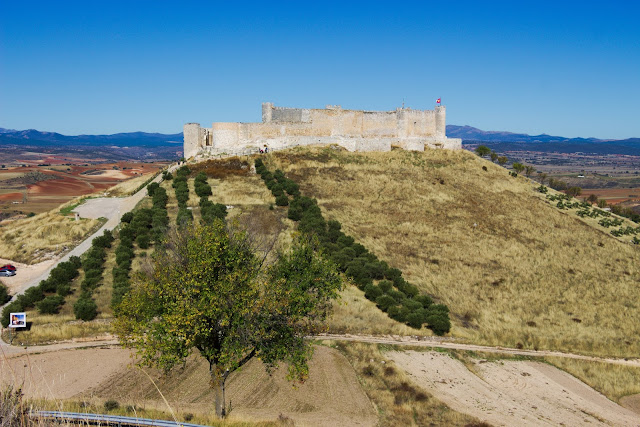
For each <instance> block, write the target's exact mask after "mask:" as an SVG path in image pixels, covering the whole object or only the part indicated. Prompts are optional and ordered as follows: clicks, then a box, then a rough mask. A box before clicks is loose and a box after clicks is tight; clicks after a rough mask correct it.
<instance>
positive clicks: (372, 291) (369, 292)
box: [364, 283, 383, 301]
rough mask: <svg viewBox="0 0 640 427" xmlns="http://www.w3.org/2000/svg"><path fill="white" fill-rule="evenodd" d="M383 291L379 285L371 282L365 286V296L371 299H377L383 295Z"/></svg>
mask: <svg viewBox="0 0 640 427" xmlns="http://www.w3.org/2000/svg"><path fill="white" fill-rule="evenodd" d="M382 294H383V292H382V289H380V288H379V287H378V286H376V285H374V284H373V283H372V284H369V285H367V286H365V288H364V296H365V297H367V299H369V300H371V301H375V300H376V299H377V298H378V297H379V296H382Z"/></svg>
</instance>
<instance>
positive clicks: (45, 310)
mask: <svg viewBox="0 0 640 427" xmlns="http://www.w3.org/2000/svg"><path fill="white" fill-rule="evenodd" d="M62 304H64V297H63V296H61V295H50V296H48V297H45V299H43V300H42V301H40V302H39V303H37V304H36V307H38V311H39V312H40V314H58V311H60V306H62Z"/></svg>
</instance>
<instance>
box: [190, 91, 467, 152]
mask: <svg viewBox="0 0 640 427" xmlns="http://www.w3.org/2000/svg"><path fill="white" fill-rule="evenodd" d="M445 118H446V107H444V106H440V107H436V109H435V110H424V111H423V110H412V109H410V108H399V109H397V110H395V111H361V110H343V109H342V108H341V107H340V106H327V108H324V109H306V108H285V107H275V106H273V104H272V103H269V102H266V103H263V104H262V123H213V125H212V126H211V128H201V127H200V125H199V124H197V123H188V124H186V125H184V156H185V157H186V158H190V157H194V156H196V155H198V154H202V155H205V156H206V154H207V153H210V154H217V153H225V152H227V153H235V152H240V151H247V150H255V152H258V150H259V149H261V148H264V147H269V148H270V149H281V148H286V147H292V146H297V145H315V144H338V145H340V146H342V147H344V148H346V149H347V150H350V151H389V150H391V146H392V145H394V146H399V147H401V148H404V149H407V150H418V151H424V149H425V147H430V148H446V149H460V148H461V145H462V144H461V140H459V139H451V138H447V137H446V135H445V124H446V120H445Z"/></svg>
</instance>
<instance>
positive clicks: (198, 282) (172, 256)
mask: <svg viewBox="0 0 640 427" xmlns="http://www.w3.org/2000/svg"><path fill="white" fill-rule="evenodd" d="M313 246H314V244H312V243H311V242H310V241H308V240H304V238H303V237H299V238H298V239H297V240H296V241H295V243H294V245H293V248H292V250H291V251H290V252H289V253H288V254H285V255H282V256H280V257H279V259H278V260H277V261H276V262H275V263H274V264H273V265H272V266H270V267H266V268H263V267H261V264H260V262H259V260H258V259H257V257H256V256H255V255H254V251H253V248H252V247H251V245H250V243H249V239H248V237H247V235H246V233H244V232H241V231H238V230H235V229H232V228H228V227H227V225H226V224H225V223H224V222H223V221H221V220H216V221H214V222H213V223H212V224H211V225H204V226H199V225H196V224H191V225H190V226H186V227H180V228H179V229H178V230H177V231H175V233H174V234H173V236H172V237H171V239H170V240H169V243H168V244H167V246H166V247H165V248H164V250H160V249H159V250H158V251H157V255H156V257H155V259H154V271H153V273H150V276H143V275H140V276H138V277H137V279H136V285H134V286H133V289H132V291H131V292H130V293H129V294H127V295H126V296H125V297H124V298H123V300H122V303H121V304H120V305H119V306H118V307H117V309H116V322H115V331H116V333H117V334H118V335H119V336H120V339H121V342H122V343H123V344H124V345H125V346H127V347H130V348H135V349H136V350H137V353H138V355H139V356H140V363H141V364H143V365H148V366H156V367H159V368H162V369H164V370H170V369H171V368H172V367H174V366H175V365H177V364H181V363H183V362H184V361H185V359H186V358H187V357H188V356H189V354H190V353H191V352H192V350H193V349H194V348H195V349H197V350H198V351H199V352H200V354H201V355H202V356H203V357H204V358H205V359H206V360H207V361H208V362H209V369H210V374H211V380H212V386H214V387H215V390H216V402H215V406H216V413H217V414H218V415H219V416H222V417H224V416H225V415H226V412H227V411H226V406H225V397H224V391H225V388H224V387H225V381H226V379H227V377H228V376H229V374H230V373H231V372H233V371H235V370H236V369H238V368H239V367H241V366H242V365H244V364H245V363H246V362H248V361H249V360H250V359H251V358H252V357H254V356H255V357H259V358H260V360H262V361H263V362H264V363H265V364H266V366H267V369H271V368H273V367H275V366H277V365H278V363H279V362H285V363H287V364H288V365H289V376H288V378H289V379H297V380H300V381H302V380H304V379H305V378H306V377H307V374H308V367H307V360H308V359H309V357H310V356H311V349H312V348H311V346H310V344H309V343H308V342H306V341H305V340H304V337H305V336H307V335H309V334H314V333H317V332H318V331H319V328H320V327H321V324H322V322H323V321H324V320H325V319H326V317H327V315H328V314H329V313H330V309H331V301H332V300H333V299H335V298H337V296H338V291H339V290H340V288H341V280H340V276H339V275H338V273H337V271H336V270H335V268H334V266H333V264H331V263H330V262H329V261H327V260H325V259H324V258H321V257H319V256H318V255H317V254H316V252H315V251H314V247H313Z"/></svg>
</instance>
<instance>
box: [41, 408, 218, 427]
mask: <svg viewBox="0 0 640 427" xmlns="http://www.w3.org/2000/svg"><path fill="white" fill-rule="evenodd" d="M29 416H30V417H31V418H39V419H46V420H54V421H58V422H70V423H77V424H90V425H101V426H118V427H128V426H131V427H138V426H157V427H206V426H203V425H200V424H189V423H178V422H175V421H165V420H152V419H149V418H135V417H122V416H119V415H103V414H85V413H80V412H60V411H37V412H31V413H29Z"/></svg>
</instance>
